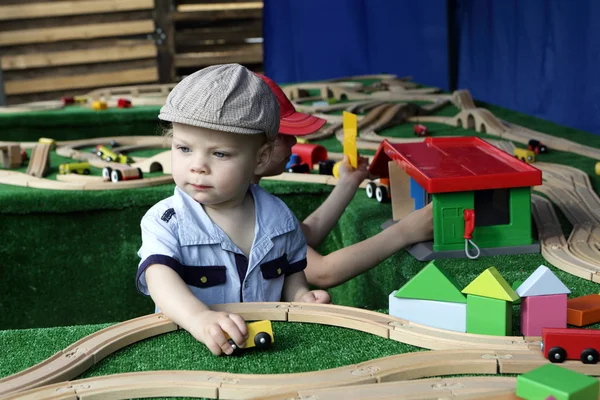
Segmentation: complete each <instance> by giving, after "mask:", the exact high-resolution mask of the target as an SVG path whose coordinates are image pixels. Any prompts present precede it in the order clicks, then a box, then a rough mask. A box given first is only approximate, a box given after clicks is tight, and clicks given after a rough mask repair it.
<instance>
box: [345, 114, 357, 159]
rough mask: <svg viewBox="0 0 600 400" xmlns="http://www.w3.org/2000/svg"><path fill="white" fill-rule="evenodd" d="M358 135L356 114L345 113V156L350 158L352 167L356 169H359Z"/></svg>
mask: <svg viewBox="0 0 600 400" xmlns="http://www.w3.org/2000/svg"><path fill="white" fill-rule="evenodd" d="M357 134H358V128H357V122H356V114H352V113H349V112H347V111H344V155H347V156H348V159H349V161H350V165H352V167H354V168H357V167H358V149H357V148H356V136H357Z"/></svg>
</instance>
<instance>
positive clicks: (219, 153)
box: [213, 151, 227, 158]
mask: <svg viewBox="0 0 600 400" xmlns="http://www.w3.org/2000/svg"><path fill="white" fill-rule="evenodd" d="M213 155H214V156H215V157H217V158H223V157H225V156H226V155H227V154H225V153H223V152H221V151H215V152H214V153H213Z"/></svg>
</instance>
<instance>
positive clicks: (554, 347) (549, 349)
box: [540, 328, 600, 364]
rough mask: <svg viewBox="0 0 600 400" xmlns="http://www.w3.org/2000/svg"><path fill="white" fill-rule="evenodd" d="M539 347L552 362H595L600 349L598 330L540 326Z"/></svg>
mask: <svg viewBox="0 0 600 400" xmlns="http://www.w3.org/2000/svg"><path fill="white" fill-rule="evenodd" d="M540 348H541V350H542V352H543V354H544V358H547V359H548V360H550V361H551V362H553V363H562V362H564V361H565V360H577V359H579V360H581V362H582V363H584V364H596V363H597V362H598V351H599V350H600V330H596V329H575V328H542V341H541V343H540Z"/></svg>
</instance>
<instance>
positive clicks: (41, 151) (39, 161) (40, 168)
mask: <svg viewBox="0 0 600 400" xmlns="http://www.w3.org/2000/svg"><path fill="white" fill-rule="evenodd" d="M49 169H50V145H49V144H37V145H36V146H35V147H34V148H33V150H32V152H31V157H30V158H29V166H28V167H27V175H31V176H35V177H38V178H43V177H44V176H46V175H47V174H48V170H49Z"/></svg>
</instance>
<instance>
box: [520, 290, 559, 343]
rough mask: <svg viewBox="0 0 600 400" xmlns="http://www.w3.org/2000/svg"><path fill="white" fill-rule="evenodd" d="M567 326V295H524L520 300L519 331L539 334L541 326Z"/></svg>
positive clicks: (526, 333)
mask: <svg viewBox="0 0 600 400" xmlns="http://www.w3.org/2000/svg"><path fill="white" fill-rule="evenodd" d="M566 327H567V295H566V294H553V295H550V296H531V297H525V298H524V299H523V300H522V301H521V333H522V334H523V335H525V336H541V335H542V328H566Z"/></svg>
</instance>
